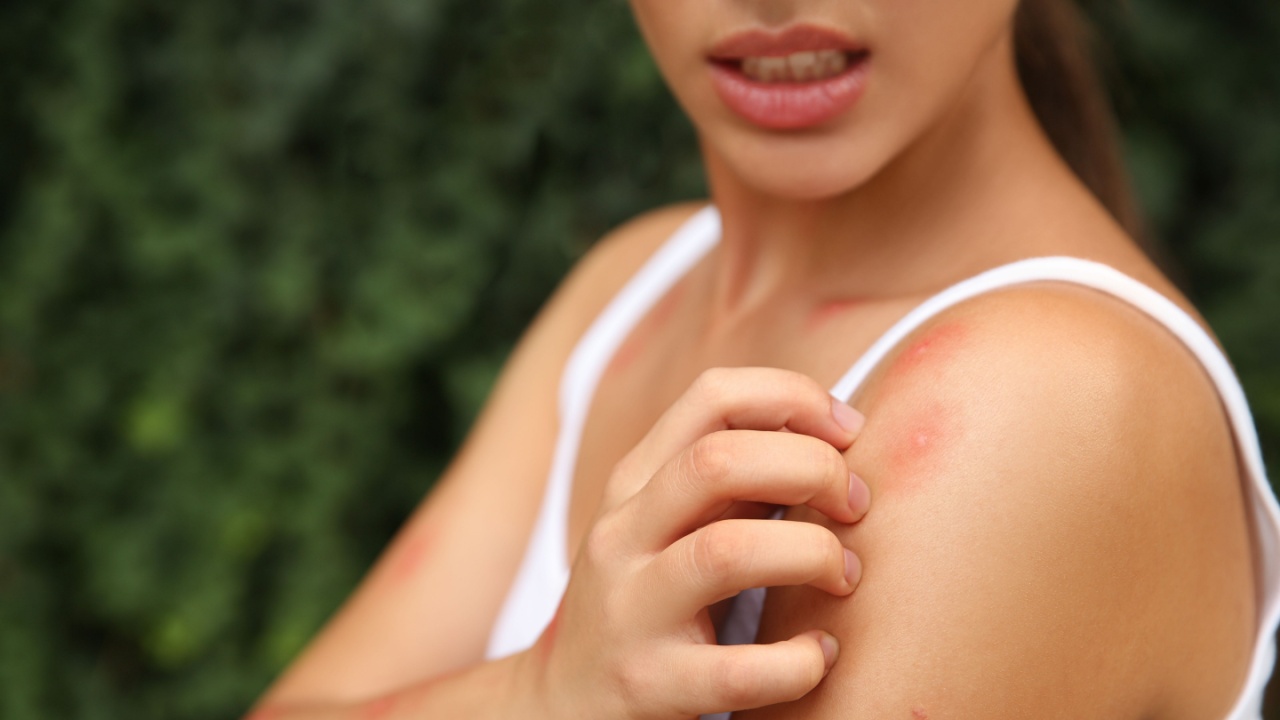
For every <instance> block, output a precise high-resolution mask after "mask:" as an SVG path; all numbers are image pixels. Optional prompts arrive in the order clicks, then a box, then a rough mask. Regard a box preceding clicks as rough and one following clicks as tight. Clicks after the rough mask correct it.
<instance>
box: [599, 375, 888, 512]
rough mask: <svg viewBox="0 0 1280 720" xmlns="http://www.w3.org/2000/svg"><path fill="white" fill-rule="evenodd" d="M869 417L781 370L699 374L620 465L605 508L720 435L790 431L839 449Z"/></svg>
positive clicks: (802, 377)
mask: <svg viewBox="0 0 1280 720" xmlns="http://www.w3.org/2000/svg"><path fill="white" fill-rule="evenodd" d="M864 422H865V420H864V418H863V417H862V414H861V413H859V412H858V411H857V410H854V409H853V408H851V407H849V406H848V405H847V404H845V403H844V402H842V401H840V400H839V399H837V398H834V397H832V396H831V395H830V394H829V393H828V392H827V391H826V388H824V387H822V386H821V385H819V384H818V382H817V381H816V380H814V379H813V378H810V377H809V376H807V375H803V374H801V373H798V372H793V371H791V370H781V369H778V368H714V369H711V370H707V371H706V372H703V373H702V374H701V375H699V376H698V379H697V380H695V381H694V383H693V385H691V386H690V387H689V389H688V390H687V391H685V393H684V394H683V395H681V396H680V398H679V399H678V400H676V402H675V404H673V405H672V406H671V408H670V409H668V410H667V412H665V413H663V415H662V417H661V418H659V419H658V422H657V423H655V424H654V426H653V427H652V428H651V429H650V430H649V432H648V433H647V434H646V435H645V436H644V438H643V439H642V440H641V441H640V443H639V444H638V445H636V447H635V449H634V450H632V451H631V452H630V453H628V454H627V456H626V457H625V458H623V460H622V462H621V463H619V466H618V471H617V472H615V476H614V479H613V480H612V481H611V483H610V488H609V490H608V492H607V494H606V497H605V505H604V507H605V508H606V509H607V508H609V507H616V506H617V505H618V504H619V503H621V502H622V501H623V500H625V499H627V498H629V497H631V496H632V495H634V494H635V493H636V492H637V491H639V489H640V488H641V487H643V486H644V484H645V483H646V482H647V481H648V479H649V478H651V477H652V476H653V475H654V474H655V473H657V472H658V470H659V469H660V468H661V467H662V466H663V465H664V464H666V463H667V462H668V461H669V460H671V459H672V458H673V457H675V456H676V455H677V454H679V453H680V452H681V451H682V450H684V448H686V447H687V446H689V445H691V444H692V443H693V442H694V441H695V440H697V439H698V438H700V437H702V436H703V435H708V434H710V433H713V432H717V431H720V430H782V429H786V430H790V431H791V432H795V433H800V434H803V435H809V436H812V437H815V438H818V439H819V440H822V441H824V442H826V443H828V444H830V445H832V446H833V447H835V448H836V449H837V450H841V451H843V450H845V449H846V448H848V447H849V445H851V444H852V443H853V440H854V438H855V437H857V434H858V432H859V431H861V429H862V426H863V424H864Z"/></svg>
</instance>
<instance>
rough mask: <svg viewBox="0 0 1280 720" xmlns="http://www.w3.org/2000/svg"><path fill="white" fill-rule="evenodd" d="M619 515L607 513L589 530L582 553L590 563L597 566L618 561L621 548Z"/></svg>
mask: <svg viewBox="0 0 1280 720" xmlns="http://www.w3.org/2000/svg"><path fill="white" fill-rule="evenodd" d="M619 525H620V523H619V522H618V519H617V515H616V514H614V513H606V514H604V515H602V516H601V517H600V519H599V520H597V521H596V524H595V525H593V526H592V527H591V529H590V530H589V531H587V537H586V538H585V539H584V540H583V544H582V553H583V556H584V558H585V559H586V561H587V562H588V563H590V564H591V565H594V566H596V567H610V566H611V565H612V564H613V563H614V562H616V560H617V557H618V554H619V552H620V549H621V542H620V539H619V537H618V536H619V534H620V533H619Z"/></svg>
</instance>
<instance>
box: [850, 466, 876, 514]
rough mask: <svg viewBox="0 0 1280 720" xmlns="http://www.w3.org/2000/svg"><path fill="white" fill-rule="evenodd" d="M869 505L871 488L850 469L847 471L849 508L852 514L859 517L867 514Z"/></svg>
mask: <svg viewBox="0 0 1280 720" xmlns="http://www.w3.org/2000/svg"><path fill="white" fill-rule="evenodd" d="M870 507H871V488H869V487H867V483H866V481H865V480H863V479H862V478H860V477H858V475H857V474H856V473H854V472H852V471H850V472H849V509H850V510H852V511H853V516H854V517H856V518H858V519H861V518H862V516H863V515H866V514H867V510H868V509H869V508H870Z"/></svg>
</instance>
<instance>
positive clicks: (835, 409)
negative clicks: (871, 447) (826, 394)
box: [831, 397, 867, 435]
mask: <svg viewBox="0 0 1280 720" xmlns="http://www.w3.org/2000/svg"><path fill="white" fill-rule="evenodd" d="M831 417H833V418H835V420H836V424H837V425H839V426H840V427H842V428H844V429H845V431H846V432H848V433H849V434H851V435H857V434H858V433H859V432H860V431H861V430H862V426H863V425H865V424H866V423H867V419H866V418H865V417H863V416H862V413H860V412H858V411H857V410H854V409H853V408H851V407H849V406H848V404H846V403H844V402H842V401H841V400H840V399H839V398H834V397H833V398H831Z"/></svg>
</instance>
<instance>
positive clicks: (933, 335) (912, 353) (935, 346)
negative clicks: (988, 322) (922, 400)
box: [888, 322, 968, 378]
mask: <svg viewBox="0 0 1280 720" xmlns="http://www.w3.org/2000/svg"><path fill="white" fill-rule="evenodd" d="M967 335H968V330H967V328H965V326H963V325H961V324H959V323H954V322H953V323H946V324H943V325H939V326H937V327H935V328H933V329H931V330H929V331H928V332H927V333H925V335H924V336H923V337H921V338H919V339H917V340H916V341H915V342H913V343H911V344H910V345H909V346H907V349H906V350H903V351H902V353H901V354H899V355H898V357H897V358H895V359H894V361H893V365H892V366H890V367H889V371H888V376H889V377H891V378H896V377H901V376H904V375H906V374H908V373H911V372H913V371H915V370H918V369H919V368H921V367H922V366H925V365H929V364H932V363H933V362H934V361H935V360H945V359H946V358H949V357H952V356H954V355H955V352H956V350H957V349H959V347H960V346H961V345H962V344H963V342H964V339H965V337H966V336H967Z"/></svg>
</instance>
